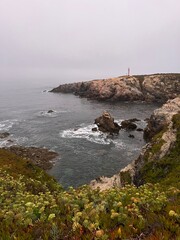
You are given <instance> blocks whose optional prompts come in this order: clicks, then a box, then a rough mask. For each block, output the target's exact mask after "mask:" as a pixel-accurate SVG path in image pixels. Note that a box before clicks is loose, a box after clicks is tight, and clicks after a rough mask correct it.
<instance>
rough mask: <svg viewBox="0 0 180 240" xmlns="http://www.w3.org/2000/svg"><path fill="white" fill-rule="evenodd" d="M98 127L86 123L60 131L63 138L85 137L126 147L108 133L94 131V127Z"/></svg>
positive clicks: (93, 140) (98, 142) (92, 140)
mask: <svg viewBox="0 0 180 240" xmlns="http://www.w3.org/2000/svg"><path fill="white" fill-rule="evenodd" d="M94 127H97V126H96V125H94V124H93V125H84V124H81V125H80V126H78V127H77V128H74V129H72V128H71V129H67V130H64V131H62V132H60V135H61V137H62V138H83V139H86V140H88V141H90V142H94V143H97V144H103V145H109V144H114V145H116V146H117V147H118V148H121V149H122V148H124V147H125V145H124V144H123V143H122V142H121V141H120V140H119V139H116V140H114V139H113V138H111V137H109V135H108V134H107V133H102V132H100V131H95V132H93V131H92V128H94Z"/></svg>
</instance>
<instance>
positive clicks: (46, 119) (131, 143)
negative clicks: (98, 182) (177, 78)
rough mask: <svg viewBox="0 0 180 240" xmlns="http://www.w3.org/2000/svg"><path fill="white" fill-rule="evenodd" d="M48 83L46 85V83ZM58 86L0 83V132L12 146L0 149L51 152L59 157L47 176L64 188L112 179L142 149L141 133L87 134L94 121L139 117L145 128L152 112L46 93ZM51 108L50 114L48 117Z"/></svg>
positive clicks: (146, 107) (140, 107)
mask: <svg viewBox="0 0 180 240" xmlns="http://www.w3.org/2000/svg"><path fill="white" fill-rule="evenodd" d="M49 82H50V81H49ZM57 85H58V84H54V85H52V83H47V82H46V84H43V83H41V84H37V83H35V82H31V81H29V82H28V84H26V83H24V82H23V83H21V84H20V83H18V84H16V83H13V84H12V83H10V82H9V81H8V82H6V81H3V82H2V83H0V132H4V131H8V132H9V133H10V134H11V135H10V137H9V138H8V139H11V140H12V141H13V143H10V142H8V139H6V140H5V139H4V140H0V147H2V146H10V145H13V144H19V145H23V146H38V147H46V148H48V149H52V150H54V151H56V152H58V153H59V157H58V158H57V160H56V162H55V165H54V167H53V168H52V169H51V170H50V171H49V173H50V174H51V175H53V176H54V177H55V178H56V179H57V180H58V181H59V182H60V183H61V184H62V185H63V186H64V187H68V186H74V187H77V186H79V185H82V184H86V183H89V182H90V181H91V180H92V179H95V178H97V177H98V176H102V175H104V176H112V175H113V174H115V173H117V172H118V171H119V170H120V169H121V168H123V167H125V166H126V165H127V164H128V163H130V162H131V161H132V160H133V159H135V158H136V157H137V156H138V154H139V152H140V150H141V147H142V146H143V145H144V144H145V142H144V140H143V138H142V135H143V134H142V132H137V131H134V132H132V133H131V134H133V135H134V136H135V138H134V139H131V138H129V137H128V136H129V134H130V133H129V132H126V131H123V130H122V131H120V133H119V135H118V136H116V137H114V138H108V136H107V134H103V133H100V132H92V131H91V129H92V127H94V126H95V125H94V124H93V123H94V119H95V118H96V117H98V116H100V115H101V113H102V112H103V110H107V111H109V112H110V113H111V114H112V115H113V117H114V118H115V120H116V121H117V122H118V123H120V122H121V121H122V120H123V119H129V118H138V119H140V120H141V121H140V122H137V123H138V126H139V127H142V128H144V127H145V125H146V122H145V121H144V119H145V118H147V117H149V116H150V115H151V113H152V112H153V110H154V109H155V108H157V105H154V104H144V103H128V102H127V103H126V102H125V103H121V102H120V103H116V104H111V103H99V102H96V101H88V100H86V99H81V98H79V97H76V96H73V95H70V94H55V93H49V92H47V91H44V90H50V89H51V88H53V87H56V86H57ZM50 109H52V110H53V111H54V112H53V113H48V110H50Z"/></svg>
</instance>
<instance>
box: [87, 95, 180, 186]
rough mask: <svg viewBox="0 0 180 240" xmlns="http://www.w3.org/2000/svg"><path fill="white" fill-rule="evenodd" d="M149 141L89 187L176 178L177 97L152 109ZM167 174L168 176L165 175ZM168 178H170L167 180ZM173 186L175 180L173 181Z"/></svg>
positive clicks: (179, 156) (179, 150)
mask: <svg viewBox="0 0 180 240" xmlns="http://www.w3.org/2000/svg"><path fill="white" fill-rule="evenodd" d="M145 135H146V138H148V139H149V142H148V143H147V144H146V145H145V146H144V147H143V149H142V151H141V153H140V155H139V157H138V158H137V159H136V160H134V161H133V162H132V163H131V164H129V165H128V166H126V167H125V168H124V169H122V170H121V171H120V172H119V173H118V174H116V175H114V176H113V177H111V178H107V177H100V178H98V179H96V180H93V181H91V183H90V186H91V187H92V188H93V189H96V188H97V187H99V188H100V189H101V190H105V189H108V188H112V187H114V186H118V187H122V186H124V185H125V184H131V183H133V184H135V185H137V186H139V185H141V184H144V183H146V182H153V183H156V182H160V181H164V179H166V180H165V181H166V182H168V181H173V179H174V181H175V183H176V181H177V177H178V168H179V161H180V97H177V98H175V99H173V100H168V101H167V103H165V104H164V105H163V106H162V107H161V108H159V109H156V110H155V111H154V113H153V114H152V116H151V117H150V120H149V122H148V125H147V127H146V129H145ZM168 175H170V176H171V177H170V178H168ZM168 179H170V180H168ZM176 185H177V183H176Z"/></svg>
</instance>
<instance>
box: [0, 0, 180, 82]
mask: <svg viewBox="0 0 180 240" xmlns="http://www.w3.org/2000/svg"><path fill="white" fill-rule="evenodd" d="M179 9H180V2H179V1H178V0H171V1H170V0H160V1H158V2H157V1H155V0H153V1H146V2H144V1H143V0H137V1H132V0H123V1H118V0H113V1H112V0H111V1H110V0H106V1H103V0H97V1H96V2H92V1H91V2H90V1H88V0H76V1H73V0H67V1H57V0H54V1H53V2H52V1H49V0H47V1H43V0H39V1H35V0H31V1H29V0H28V1H23V0H1V2H0V56H1V57H0V81H4V80H5V81H7V80H10V81H14V82H16V81H17V80H21V81H28V80H31V79H36V80H37V81H52V82H54V83H57V82H58V83H65V82H77V81H88V80H93V79H102V78H109V77H117V76H122V75H126V74H127V71H128V68H130V69H131V74H132V75H138V74H154V73H173V72H175V73H178V72H179V69H180V46H179V42H180V16H179Z"/></svg>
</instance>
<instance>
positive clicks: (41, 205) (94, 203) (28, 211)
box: [0, 114, 180, 240]
mask: <svg viewBox="0 0 180 240" xmlns="http://www.w3.org/2000/svg"><path fill="white" fill-rule="evenodd" d="M173 124H174V125H173V127H174V128H176V130H177V133H176V134H177V141H176V143H175V145H174V147H173V148H172V151H171V152H170V153H169V154H168V156H165V157H164V158H162V159H161V160H160V161H159V162H153V161H152V162H150V163H148V162H147V165H145V166H144V168H143V169H142V176H143V177H144V181H145V184H143V185H142V186H139V187H136V186H134V185H125V186H124V187H123V188H117V187H116V188H112V189H109V190H105V191H100V190H99V189H97V190H92V189H91V188H90V187H89V186H82V187H80V188H78V189H74V188H71V187H70V188H69V189H67V190H64V189H63V188H62V187H61V186H60V185H59V184H58V183H57V182H56V181H55V180H54V179H53V178H52V177H50V176H48V174H46V173H45V172H44V171H43V170H41V169H40V168H38V167H37V166H35V165H33V164H32V163H31V161H28V160H25V159H23V158H21V157H19V156H16V155H15V154H13V153H11V152H9V151H8V150H5V149H0V194H1V195H0V209H1V210H0V236H1V239H2V240H8V239H18V240H19V239H28V240H30V239H43V240H46V239H48V240H49V239H57V240H58V239H151V240H154V239H178V236H179V234H180V232H179V221H180V215H179V201H178V200H179V198H178V196H179V188H178V187H179V183H178V169H179V163H178V160H179V149H180V146H179V143H180V114H177V115H175V116H174V117H173ZM156 150H157V151H158V148H157V149H156ZM152 169H154V171H152Z"/></svg>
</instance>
